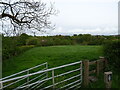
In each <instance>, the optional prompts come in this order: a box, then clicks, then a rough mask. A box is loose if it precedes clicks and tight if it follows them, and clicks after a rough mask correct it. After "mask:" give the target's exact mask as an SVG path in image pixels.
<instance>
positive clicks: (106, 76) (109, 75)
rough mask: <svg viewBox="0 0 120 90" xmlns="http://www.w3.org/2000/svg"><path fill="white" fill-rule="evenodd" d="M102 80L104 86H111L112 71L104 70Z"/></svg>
mask: <svg viewBox="0 0 120 90" xmlns="http://www.w3.org/2000/svg"><path fill="white" fill-rule="evenodd" d="M104 82H105V84H106V88H111V85H112V72H104Z"/></svg>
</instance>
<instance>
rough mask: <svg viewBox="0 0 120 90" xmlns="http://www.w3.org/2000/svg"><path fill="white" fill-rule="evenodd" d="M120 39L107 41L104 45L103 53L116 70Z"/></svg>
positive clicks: (118, 62)
mask: <svg viewBox="0 0 120 90" xmlns="http://www.w3.org/2000/svg"><path fill="white" fill-rule="evenodd" d="M119 54H120V40H115V41H107V42H106V43H105V45H104V55H105V57H106V58H107V59H108V62H109V63H110V65H111V66H113V67H114V68H115V69H116V70H118V69H119V70H120V55H119Z"/></svg>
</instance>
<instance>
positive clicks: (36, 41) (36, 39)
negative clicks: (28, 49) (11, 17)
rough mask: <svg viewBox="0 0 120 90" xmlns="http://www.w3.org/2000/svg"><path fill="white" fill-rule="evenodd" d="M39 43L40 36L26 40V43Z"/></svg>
mask: <svg viewBox="0 0 120 90" xmlns="http://www.w3.org/2000/svg"><path fill="white" fill-rule="evenodd" d="M37 43H38V38H36V37H30V38H29V39H27V41H26V45H37Z"/></svg>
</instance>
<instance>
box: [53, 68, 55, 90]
mask: <svg viewBox="0 0 120 90" xmlns="http://www.w3.org/2000/svg"><path fill="white" fill-rule="evenodd" d="M52 82H53V89H55V78H54V69H53V70H52Z"/></svg>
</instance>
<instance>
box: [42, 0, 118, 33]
mask: <svg viewBox="0 0 120 90" xmlns="http://www.w3.org/2000/svg"><path fill="white" fill-rule="evenodd" d="M43 1H44V0H43ZM45 1H46V2H48V3H49V2H50V1H51V2H55V8H56V9H58V10H59V11H60V12H59V13H58V15H57V16H54V17H52V19H51V21H52V22H53V24H56V29H55V30H53V31H51V32H50V33H49V35H56V34H57V35H58V34H63V35H72V34H92V35H98V34H99V35H114V34H118V1H119V0H45ZM44 35H46V34H44Z"/></svg>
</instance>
